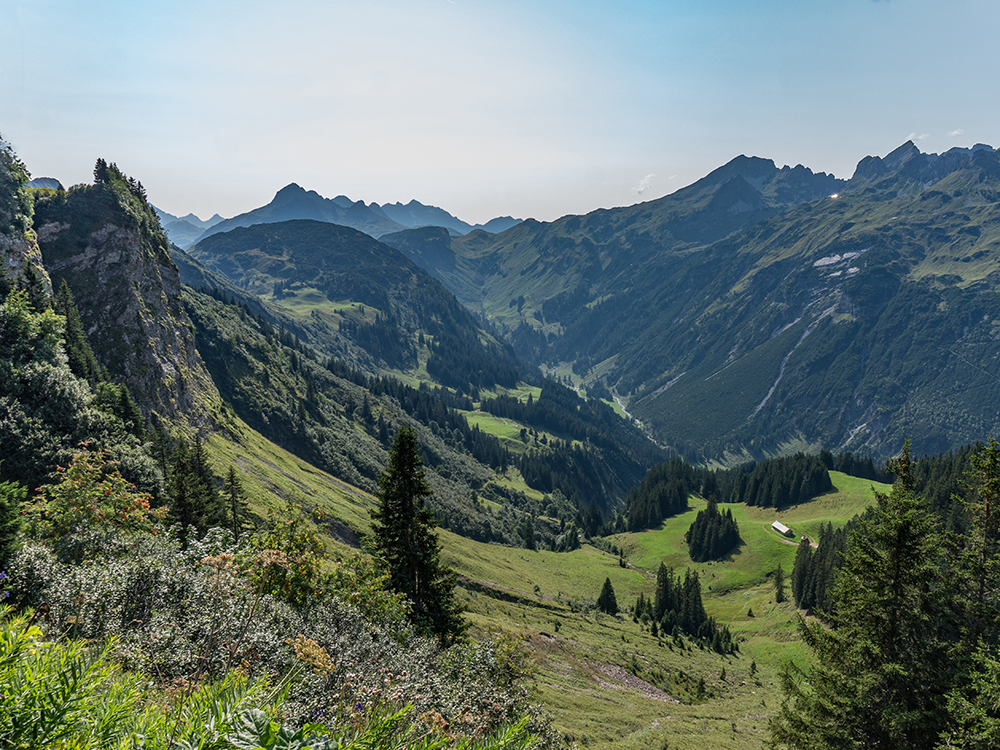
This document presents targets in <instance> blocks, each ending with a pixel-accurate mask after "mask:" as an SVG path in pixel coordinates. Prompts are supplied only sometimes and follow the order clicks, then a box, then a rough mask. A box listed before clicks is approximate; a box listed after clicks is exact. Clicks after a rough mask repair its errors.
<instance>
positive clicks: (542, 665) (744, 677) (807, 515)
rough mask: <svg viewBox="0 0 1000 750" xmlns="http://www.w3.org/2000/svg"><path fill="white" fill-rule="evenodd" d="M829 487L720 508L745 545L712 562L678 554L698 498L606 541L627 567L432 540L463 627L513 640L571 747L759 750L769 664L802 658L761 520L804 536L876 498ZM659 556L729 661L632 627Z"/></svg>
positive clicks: (773, 674) (588, 549)
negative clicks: (684, 578)
mask: <svg viewBox="0 0 1000 750" xmlns="http://www.w3.org/2000/svg"><path fill="white" fill-rule="evenodd" d="M831 478H832V479H833V483H834V485H835V490H834V491H833V492H830V493H827V494H826V495H823V496H821V497H819V498H816V499H815V500H813V501H811V502H808V503H803V504H801V505H798V506H793V507H790V508H787V509H785V510H784V511H782V512H780V513H775V512H774V511H773V510H768V509H761V508H748V507H746V506H743V505H725V506H723V507H724V508H726V509H729V510H731V511H732V512H733V515H734V516H735V517H736V519H737V522H738V523H739V526H740V534H741V537H742V538H743V540H744V543H743V545H742V546H741V547H740V549H739V551H738V552H736V553H734V554H733V555H731V556H730V557H729V558H727V559H725V560H722V561H719V562H710V563H699V564H695V563H692V562H691V560H690V558H689V557H688V555H687V550H686V545H685V543H684V533H685V532H686V531H687V528H688V527H689V526H690V524H691V522H692V521H693V520H694V517H695V515H696V514H697V512H698V510H700V509H701V508H703V507H704V506H705V503H704V501H702V500H700V499H697V498H692V499H691V503H690V508H689V510H688V511H687V512H686V513H684V514H682V515H679V516H676V517H674V518H670V519H668V520H667V521H666V522H665V523H664V524H663V526H662V527H661V528H659V529H655V530H651V531H643V532H639V533H635V534H620V535H617V536H614V537H612V538H611V539H610V541H611V542H612V543H613V544H615V545H616V546H618V547H620V548H622V549H623V550H624V552H625V555H626V557H627V567H625V568H623V567H621V566H620V564H619V558H618V557H617V556H615V555H612V554H609V553H607V552H604V551H602V550H599V549H597V548H595V547H592V546H589V545H585V546H584V547H582V548H581V549H579V550H575V551H573V552H564V553H555V552H548V551H541V550H540V551H529V550H525V549H516V548H510V547H499V546H496V545H488V544H481V543H479V542H475V541H472V540H470V539H466V538H463V537H459V536H456V535H454V534H450V533H448V532H444V531H442V532H440V534H441V538H442V541H443V543H444V549H445V558H446V560H447V562H448V563H449V564H450V565H451V566H452V567H453V568H454V569H455V571H456V572H457V573H458V575H459V576H460V586H461V588H462V591H461V596H462V597H463V601H464V604H465V606H466V608H467V610H468V618H469V620H470V621H471V623H472V624H473V627H474V630H475V631H476V632H478V633H480V634H500V633H505V634H509V635H512V636H514V637H515V638H516V639H518V640H519V641H520V642H521V643H523V644H524V647H525V648H526V649H527V650H528V651H529V653H530V654H531V657H532V659H533V660H534V665H535V670H536V672H535V688H534V689H535V690H536V691H537V698H538V700H539V701H540V702H541V703H542V704H543V705H544V706H545V708H546V709H547V710H548V711H549V712H550V713H551V714H552V716H553V719H554V721H555V723H556V726H557V727H558V728H559V729H560V731H562V732H564V733H565V734H566V736H567V737H568V738H572V739H573V740H574V741H575V742H577V744H578V745H579V746H580V747H588V746H589V747H601V748H611V749H612V750H633V749H635V750H638V749H639V748H661V747H670V748H692V749H693V750H701V749H703V748H704V749H706V750H707V749H708V748H734V749H736V748H740V749H743V748H757V747H763V745H764V742H765V740H766V736H767V732H766V727H767V719H768V717H769V716H770V714H771V712H772V711H773V710H774V709H775V708H776V707H777V706H778V705H779V704H780V698H781V696H780V691H779V689H778V675H779V673H780V671H781V669H782V668H783V666H784V665H785V664H786V663H787V662H788V661H793V662H795V663H797V664H806V663H808V660H809V655H808V653H807V651H806V650H805V649H804V648H803V647H802V645H801V644H800V642H799V640H798V636H797V632H796V629H795V624H796V621H797V616H796V611H795V608H794V605H793V604H792V603H791V602H790V601H786V602H783V603H780V604H777V603H775V601H774V599H775V597H774V584H773V572H774V570H775V569H776V568H777V566H778V565H779V564H780V565H781V566H782V568H783V569H784V570H785V572H786V574H787V573H790V572H791V569H792V564H793V562H794V558H795V551H796V545H795V543H794V542H793V541H791V540H789V539H786V538H784V537H782V536H781V535H779V534H777V533H775V532H773V531H771V529H770V525H771V522H772V521H774V520H780V521H782V522H783V523H785V524H786V525H787V526H789V527H790V528H792V529H793V530H794V531H795V532H796V534H797V535H801V534H805V535H807V536H810V537H815V536H816V535H817V534H818V530H819V526H820V525H821V524H823V523H826V522H831V523H833V524H834V525H835V526H838V525H842V524H844V523H846V522H847V521H848V520H849V519H850V518H851V517H853V516H854V515H855V514H857V513H858V512H860V511H861V510H863V509H864V508H865V507H866V506H867V505H868V504H869V503H870V502H872V501H873V499H874V494H873V483H872V482H869V481H866V480H859V479H856V478H854V477H849V476H846V475H844V474H840V473H837V472H831ZM875 489H879V490H885V489H887V487H886V486H885V485H875ZM796 538H797V537H796ZM661 561H663V562H664V563H665V564H666V565H667V566H668V567H672V568H674V569H675V570H677V571H682V570H683V569H685V568H688V567H693V568H695V569H696V570H698V572H699V575H700V577H701V581H702V590H703V595H704V599H705V608H706V610H707V611H708V613H709V614H710V615H712V616H714V617H715V618H716V619H717V620H718V621H719V622H720V623H723V624H726V625H728V626H729V627H730V629H731V630H732V631H733V632H734V634H736V635H738V636H739V637H740V641H741V643H740V652H739V653H738V654H736V655H734V656H720V655H719V654H716V653H714V652H712V651H707V650H703V649H701V648H699V647H698V646H697V645H696V644H693V643H692V642H691V641H689V640H688V639H686V638H682V639H680V640H679V641H675V640H674V639H672V638H669V637H667V638H663V637H655V636H653V635H652V634H651V633H650V632H649V630H648V629H647V628H645V627H644V626H643V625H642V624H640V623H635V622H633V621H632V617H631V608H632V606H633V605H634V603H635V599H636V597H638V595H639V594H640V593H643V594H645V595H646V596H647V597H649V596H651V595H652V594H653V591H654V588H655V573H656V570H657V569H658V568H659V565H660V562H661ZM605 578H610V579H611V583H612V585H613V586H614V589H615V593H616V597H617V600H618V605H619V607H620V608H621V609H622V610H623V611H622V613H621V614H619V615H618V616H617V617H611V616H609V615H605V614H602V613H600V612H598V611H597V610H596V608H595V606H594V601H595V600H596V598H597V595H598V593H599V592H600V589H601V585H602V584H603V582H604V579H605ZM786 580H787V576H786ZM788 595H789V597H790V592H789V594H788Z"/></svg>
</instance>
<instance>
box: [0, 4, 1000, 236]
mask: <svg viewBox="0 0 1000 750" xmlns="http://www.w3.org/2000/svg"><path fill="white" fill-rule="evenodd" d="M0 28H2V29H3V30H4V33H3V44H2V45H0V102H2V105H0V135H2V136H3V138H4V139H5V140H7V141H8V142H10V143H11V144H12V145H13V147H14V149H15V150H16V151H17V153H18V154H19V155H20V156H21V158H22V159H23V160H24V161H25V163H26V164H27V166H28V168H29V169H30V170H31V172H32V174H33V175H35V176H52V177H57V178H59V179H60V180H62V181H63V183H64V184H66V185H67V186H68V185H70V184H73V183H77V182H85V181H89V180H90V179H91V174H92V169H93V164H94V161H95V160H96V159H97V158H98V157H103V158H105V159H107V160H108V161H114V162H116V163H117V164H118V165H119V166H120V167H121V168H122V169H123V170H124V171H125V172H126V173H128V174H130V175H133V176H135V177H136V178H138V179H139V180H141V181H142V182H143V184H144V185H145V186H146V189H147V191H148V193H149V195H150V198H151V200H152V201H153V202H154V203H156V204H157V205H158V206H160V207H161V208H163V209H165V210H167V211H169V212H171V213H174V214H185V213H187V212H189V211H192V212H194V213H196V214H198V215H200V216H202V217H203V218H207V217H208V216H209V215H211V214H213V213H215V212H218V213H220V214H222V215H223V216H232V215H234V214H237V213H240V212H243V211H246V210H249V209H251V208H254V207H257V206H260V205H263V204H265V203H267V202H268V201H269V200H270V199H271V198H272V197H273V195H274V193H275V192H276V191H277V190H279V189H280V188H281V187H283V186H284V185H286V184H288V183H289V182H297V183H298V184H300V185H302V186H303V187H305V188H307V189H312V190H316V191H318V192H319V193H321V194H323V195H326V196H328V197H333V196H335V195H338V194H345V195H348V196H350V197H351V198H353V199H355V200H357V199H362V200H365V201H366V202H371V201H377V202H379V203H384V202H394V201H404V202H405V201H408V200H410V199H411V198H416V199H417V200H419V201H421V202H423V203H430V204H434V205H439V206H441V207H443V208H445V209H447V210H449V211H451V212H452V213H454V214H457V215H458V216H460V217H461V218H463V219H465V220H467V221H470V222H477V221H486V220H488V219H489V218H492V217H493V216H497V215H504V214H510V215H514V216H518V217H522V218H523V217H528V216H532V217H535V218H538V219H541V220H548V219H553V218H556V217H558V216H561V215H564V214H568V213H586V212H588V211H591V210H593V209H595V208H599V207H610V206H618V205H627V204H631V203H635V202H637V201H640V200H648V199H652V198H656V197H659V196H661V195H665V194H667V193H670V192H673V191H674V190H676V189H678V188H680V187H682V186H684V185H686V184H689V183H691V182H693V181H694V180H696V179H698V178H699V177H701V176H703V175H704V174H706V173H707V172H709V171H711V170H712V169H714V168H715V167H717V166H719V165H721V164H723V163H725V162H727V161H729V159H731V158H733V157H734V156H736V155H738V154H748V155H756V156H762V157H766V158H771V159H774V161H775V162H776V163H777V164H778V165H779V166H781V165H784V164H789V165H792V166H794V165H796V164H800V163H801V164H805V165H806V166H808V167H810V168H812V169H814V170H817V171H826V172H833V173H834V174H836V175H837V176H840V177H849V176H850V175H851V173H852V172H853V169H854V166H855V165H856V163H857V162H858V161H859V160H860V159H861V158H863V157H864V156H866V155H869V154H885V153H887V152H888V151H891V150H892V149H893V148H895V147H896V146H898V145H899V144H901V143H903V142H904V141H906V140H907V139H908V138H912V139H913V140H914V142H916V143H917V145H918V146H919V147H920V148H921V150H924V151H932V152H941V151H945V150H947V149H948V148H951V147H952V146H971V145H973V144H974V143H977V142H981V143H989V144H991V145H994V146H1000V97H998V96H997V95H996V84H995V78H996V76H997V71H998V70H1000V65H998V63H1000V59H998V58H1000V45H998V44H997V43H996V37H995V32H996V29H997V28H1000V3H996V2H995V0H949V2H944V0H882V1H881V2H875V1H873V0H740V1H736V0H701V1H699V2H695V1H690V2H689V1H688V0H659V1H658V2H639V1H638V0H619V2H615V3H610V2H600V3H599V2H562V1H559V2H545V0H538V2H530V3H529V2H521V1H520V0H505V1H504V2H487V1H486V0H399V1H398V2H384V1H382V0H361V1H358V2H339V1H337V0H322V1H317V0H285V2H282V3H275V2H273V0H272V1H271V2H258V1H257V0H241V2H235V1H233V0H223V1H221V2H206V1H205V0H201V1H200V2H193V1H189V0H173V1H170V2H158V1H157V0H145V1H144V2H135V1H134V0H132V1H130V2H127V1H124V0H122V1H117V0H115V1H112V0H91V2H87V3H83V2H69V1H63V0H0Z"/></svg>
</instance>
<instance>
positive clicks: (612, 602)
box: [597, 578, 618, 615]
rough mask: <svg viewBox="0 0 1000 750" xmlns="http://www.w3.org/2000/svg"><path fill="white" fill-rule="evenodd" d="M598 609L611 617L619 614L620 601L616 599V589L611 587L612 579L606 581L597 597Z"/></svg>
mask: <svg viewBox="0 0 1000 750" xmlns="http://www.w3.org/2000/svg"><path fill="white" fill-rule="evenodd" d="M597 608H598V609H599V610H601V612H606V613H607V614H609V615H617V614H618V599H617V598H616V597H615V588H614V586H612V585H611V579H610V578H605V579H604V586H603V587H602V588H601V593H600V595H599V596H598V597H597Z"/></svg>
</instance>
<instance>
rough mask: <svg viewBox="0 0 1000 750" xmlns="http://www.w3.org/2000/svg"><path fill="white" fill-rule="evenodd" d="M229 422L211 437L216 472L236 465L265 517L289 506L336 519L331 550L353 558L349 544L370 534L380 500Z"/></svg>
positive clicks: (330, 535)
mask: <svg viewBox="0 0 1000 750" xmlns="http://www.w3.org/2000/svg"><path fill="white" fill-rule="evenodd" d="M226 421H227V429H226V430H225V431H219V432H216V433H215V434H213V435H212V436H211V437H209V439H208V441H207V442H206V446H205V447H206V450H207V452H208V455H209V458H210V463H211V465H212V468H213V470H214V471H215V473H216V474H219V475H225V473H226V472H227V471H228V470H229V466H230V465H233V466H235V467H236V469H237V471H238V473H239V475H240V477H241V480H242V482H243V488H244V490H245V491H246V493H247V496H248V499H249V501H250V506H251V508H252V509H253V510H254V511H255V512H256V513H257V514H258V515H260V516H261V517H262V518H268V517H269V516H270V515H271V514H274V515H277V516H281V515H282V514H283V513H284V512H285V507H287V505H289V504H290V505H292V506H294V507H298V508H303V509H304V510H306V511H307V512H308V513H314V512H315V511H318V512H320V513H321V514H322V515H323V516H325V517H326V518H327V519H331V521H330V522H328V523H327V524H326V525H325V526H324V528H322V529H321V530H323V531H325V532H326V533H325V534H324V538H326V539H327V540H328V547H329V550H330V552H331V553H332V554H334V555H342V554H345V553H351V554H353V551H352V550H351V548H350V547H349V545H348V544H346V543H345V540H349V537H351V536H352V535H353V536H362V535H365V534H367V533H368V531H369V529H370V528H371V517H370V515H369V511H370V509H371V508H373V507H374V506H375V499H374V498H373V497H372V496H371V495H369V494H368V493H366V492H363V491H362V490H359V489H357V488H356V487H353V486H352V485H349V484H347V483H346V482H342V481H341V480H339V479H336V478H335V477H332V476H330V475H329V474H327V473H326V472H324V471H321V470H320V469H317V468H316V467H314V466H312V465H311V464H309V463H307V462H306V461H304V460H302V459H301V458H298V457H297V456H294V455H292V454H291V453H289V452H288V451H286V450H284V449H282V448H279V447H278V446H277V445H275V444H274V443H272V442H271V441H269V440H267V439H266V438H264V437H262V436H261V435H260V434H259V433H258V432H256V431H254V430H252V429H251V428H250V427H248V426H247V425H246V424H244V423H243V422H242V421H241V420H240V419H239V418H238V417H234V416H232V415H226ZM334 519H335V520H334ZM345 527H346V528H345ZM345 531H346V532H348V533H345Z"/></svg>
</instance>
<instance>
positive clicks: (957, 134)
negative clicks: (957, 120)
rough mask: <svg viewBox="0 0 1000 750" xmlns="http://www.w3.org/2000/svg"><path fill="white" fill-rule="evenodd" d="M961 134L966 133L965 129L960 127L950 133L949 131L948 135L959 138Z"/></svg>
mask: <svg viewBox="0 0 1000 750" xmlns="http://www.w3.org/2000/svg"><path fill="white" fill-rule="evenodd" d="M960 135H965V131H964V130H962V129H961V128H959V129H958V130H952V131H951V132H950V133H948V136H949V137H950V138H958V136H960Z"/></svg>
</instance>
